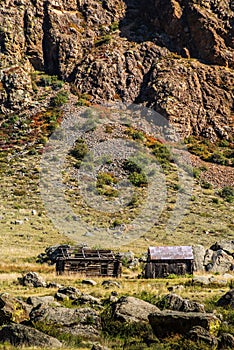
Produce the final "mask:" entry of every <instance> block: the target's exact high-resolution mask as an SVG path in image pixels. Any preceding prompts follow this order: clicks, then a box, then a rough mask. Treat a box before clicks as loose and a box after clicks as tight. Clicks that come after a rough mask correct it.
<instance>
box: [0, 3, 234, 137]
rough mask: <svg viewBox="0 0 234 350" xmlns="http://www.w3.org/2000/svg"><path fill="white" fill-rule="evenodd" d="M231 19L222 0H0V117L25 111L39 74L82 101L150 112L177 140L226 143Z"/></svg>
mask: <svg viewBox="0 0 234 350" xmlns="http://www.w3.org/2000/svg"><path fill="white" fill-rule="evenodd" d="M233 23H234V9H233V5H232V2H228V1H219V2H217V1H215V0H212V1H203V0H199V1H198V0H197V1H195V0H190V1H183V0H178V1H176V0H149V1H147V2H145V1H143V0H140V1H136V0H124V1H122V0H117V1H114V0H111V1H102V2H100V1H97V0H82V1H75V0H74V1H65V0H64V1H62V0H59V1H53V0H49V1H33V2H32V1H29V0H21V1H20V6H18V5H15V6H12V5H11V4H10V1H9V0H5V1H4V3H3V4H1V11H0V57H1V60H0V61H1V66H0V106H1V107H0V108H1V112H2V113H6V114H7V113H8V112H9V111H12V110H20V109H22V108H28V107H29V106H30V105H31V103H32V101H33V99H36V96H34V95H33V94H34V92H33V90H32V81H31V75H30V71H33V70H34V69H36V70H45V71H46V72H47V73H49V74H57V75H59V76H60V77H61V78H63V79H64V80H66V81H68V82H70V83H73V84H74V85H75V87H76V89H77V91H78V92H79V93H81V94H82V93H87V94H89V95H90V96H91V102H95V103H101V102H103V101H106V100H112V101H115V100H116V101H119V100H120V99H121V100H122V101H125V102H136V103H141V104H143V105H146V106H147V107H150V108H153V109H155V110H156V111H157V112H159V113H161V114H162V115H164V116H165V117H167V118H168V119H169V120H170V121H171V122H172V123H173V124H174V125H175V126H176V128H177V129H178V131H179V132H180V133H181V134H182V135H183V136H188V135H191V134H195V135H202V136H205V137H208V138H210V139H211V140H212V141H215V140H216V139H217V138H230V137H231V136H232V135H233V132H234V130H233V129H234V126H233V92H232V89H233V83H234V72H233V67H234V63H233V62H234V60H233V57H234V43H233V30H234V29H233V28H234V27H233ZM9 68H10V70H9ZM11 68H14V70H15V71H14V72H12V70H11Z"/></svg>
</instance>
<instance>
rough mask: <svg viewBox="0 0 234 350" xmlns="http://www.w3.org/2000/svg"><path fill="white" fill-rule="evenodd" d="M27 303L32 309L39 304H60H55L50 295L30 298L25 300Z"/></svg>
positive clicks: (56, 303) (57, 304)
mask: <svg viewBox="0 0 234 350" xmlns="http://www.w3.org/2000/svg"><path fill="white" fill-rule="evenodd" d="M27 303H28V304H29V305H32V306H33V307H36V306H38V305H40V304H45V305H53V306H60V304H59V303H58V302H56V300H55V299H54V297H53V296H52V295H46V296H43V297H36V296H32V297H29V298H28V299H27Z"/></svg>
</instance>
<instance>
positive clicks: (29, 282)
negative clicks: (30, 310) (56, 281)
mask: <svg viewBox="0 0 234 350" xmlns="http://www.w3.org/2000/svg"><path fill="white" fill-rule="evenodd" d="M18 281H19V283H20V284H21V285H22V286H27V287H35V288H39V287H44V288H46V287H47V283H46V282H45V281H44V280H43V278H42V277H40V276H39V275H38V274H37V273H36V272H28V273H26V275H24V276H23V277H20V278H18Z"/></svg>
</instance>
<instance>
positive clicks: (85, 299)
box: [76, 294, 102, 305]
mask: <svg viewBox="0 0 234 350" xmlns="http://www.w3.org/2000/svg"><path fill="white" fill-rule="evenodd" d="M76 301H77V302H78V303H79V304H89V305H101V304H102V303H101V300H100V299H98V298H95V297H93V296H92V295H90V294H82V295H81V296H80V297H79V298H77V299H76Z"/></svg>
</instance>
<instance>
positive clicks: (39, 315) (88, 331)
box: [30, 305, 101, 339]
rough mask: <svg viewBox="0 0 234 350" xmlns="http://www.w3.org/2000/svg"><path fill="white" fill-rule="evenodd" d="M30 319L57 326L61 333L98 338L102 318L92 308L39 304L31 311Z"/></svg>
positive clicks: (34, 321) (37, 322) (38, 322)
mask: <svg viewBox="0 0 234 350" xmlns="http://www.w3.org/2000/svg"><path fill="white" fill-rule="evenodd" d="M30 320H31V322H33V324H35V326H36V327H37V324H41V323H43V324H45V325H47V326H50V327H56V329H57V330H58V331H59V332H60V333H67V334H70V335H74V336H83V337H85V338H90V339H96V338H97V337H98V336H99V332H100V329H101V319H100V317H99V316H98V314H97V312H96V311H95V310H93V309H91V308H79V309H69V308H65V307H49V306H46V305H39V306H38V307H36V308H34V309H33V310H32V311H31V313H30Z"/></svg>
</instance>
